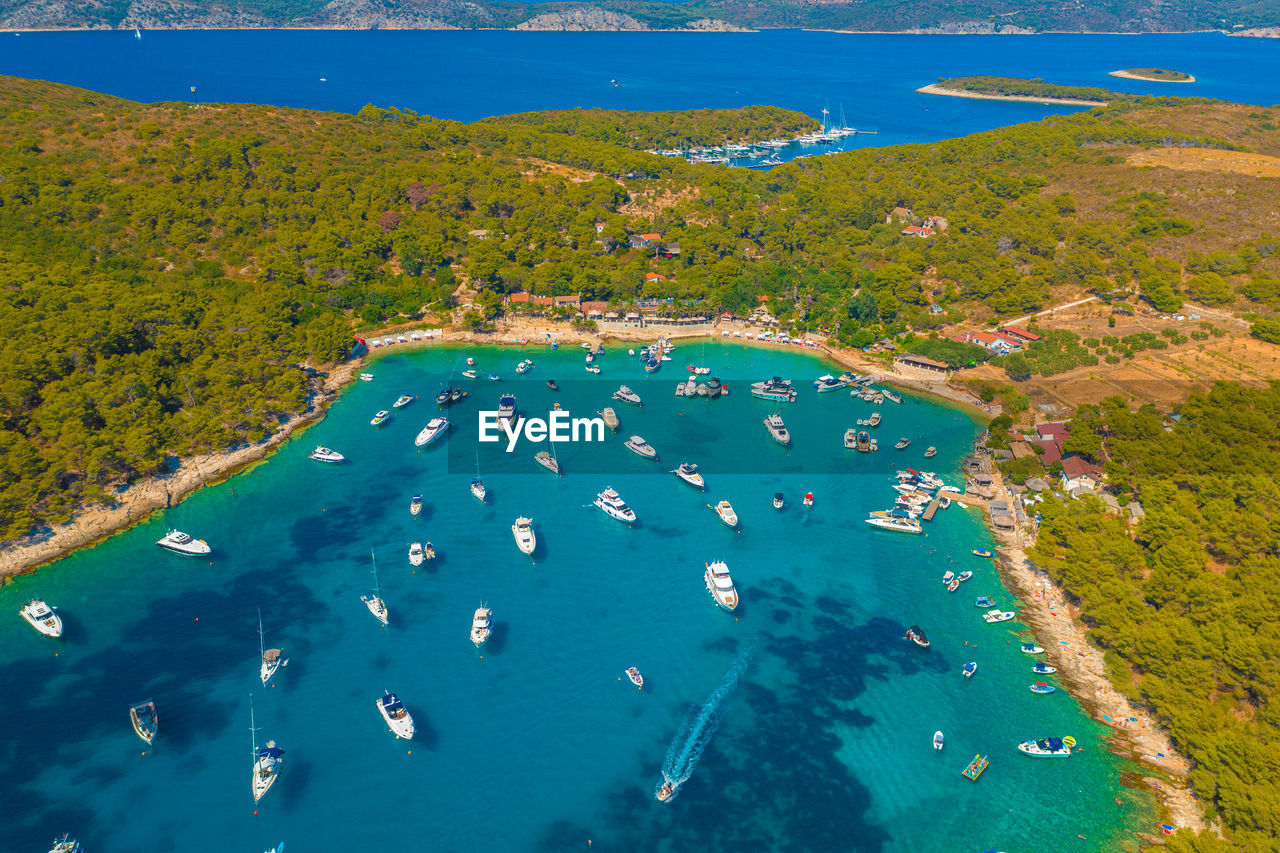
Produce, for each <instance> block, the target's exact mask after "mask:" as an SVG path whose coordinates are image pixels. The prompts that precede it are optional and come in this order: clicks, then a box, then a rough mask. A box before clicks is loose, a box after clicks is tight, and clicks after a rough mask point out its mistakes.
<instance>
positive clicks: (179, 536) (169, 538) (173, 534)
mask: <svg viewBox="0 0 1280 853" xmlns="http://www.w3.org/2000/svg"><path fill="white" fill-rule="evenodd" d="M156 544H157V545H159V546H160V547H161V548H165V549H167V550H169V551H173V552H174V553H175V554H185V555H187V556H188V557H202V556H204V555H205V554H208V553H210V552H211V551H212V550H213V549H212V548H210V547H209V543H208V542H205V541H204V540H203V539H196V538H194V537H192V536H190V535H188V534H186V533H183V532H182V531H181V530H170V531H169V532H168V533H166V534H165V535H164V536H163V538H161V539H158V540H156Z"/></svg>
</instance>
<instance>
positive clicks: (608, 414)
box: [600, 406, 622, 432]
mask: <svg viewBox="0 0 1280 853" xmlns="http://www.w3.org/2000/svg"><path fill="white" fill-rule="evenodd" d="M600 417H602V418H604V425H605V426H607V427H608V428H609V429H611V430H613V431H614V432H617V431H618V427H620V426H622V422H621V421H619V420H618V413H617V412H615V411H614V410H613V409H611V408H609V407H608V406H605V408H604V411H602V412H600Z"/></svg>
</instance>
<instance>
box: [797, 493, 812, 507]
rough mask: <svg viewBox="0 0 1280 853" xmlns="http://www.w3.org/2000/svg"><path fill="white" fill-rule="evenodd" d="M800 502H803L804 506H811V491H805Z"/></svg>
mask: <svg viewBox="0 0 1280 853" xmlns="http://www.w3.org/2000/svg"><path fill="white" fill-rule="evenodd" d="M800 503H802V504H804V505H805V506H813V492H805V493H804V500H802V501H801V502H800Z"/></svg>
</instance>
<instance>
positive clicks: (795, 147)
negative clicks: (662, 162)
mask: <svg viewBox="0 0 1280 853" xmlns="http://www.w3.org/2000/svg"><path fill="white" fill-rule="evenodd" d="M840 115H841V118H840V121H839V123H838V124H836V123H832V122H831V121H830V118H831V113H830V111H829V110H828V109H827V108H826V107H824V108H823V109H822V123H821V126H820V127H819V129H818V130H816V131H812V132H809V133H801V134H797V135H796V136H792V137H787V138H775V139H762V140H759V141H753V142H726V143H724V144H723V145H707V146H702V147H693V148H663V149H650V150H649V152H648V153H650V154H657V155H660V156H662V157H678V158H681V159H683V160H686V161H688V162H689V163H706V164H710V165H721V166H736V167H742V168H747V169H768V168H772V167H773V166H779V165H781V164H783V163H785V162H788V161H790V160H800V159H803V158H805V157H817V156H821V155H823V154H835V153H839V152H841V151H845V150H847V148H846V146H845V145H844V144H843V143H844V142H846V141H847V140H852V139H853V138H854V137H856V136H858V135H859V134H862V135H873V136H874V135H875V134H876V133H877V132H878V131H876V130H875V129H872V128H856V127H849V126H848V125H847V124H846V120H845V119H844V108H843V107H841V108H840Z"/></svg>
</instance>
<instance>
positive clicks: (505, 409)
mask: <svg viewBox="0 0 1280 853" xmlns="http://www.w3.org/2000/svg"><path fill="white" fill-rule="evenodd" d="M498 419H499V420H504V421H507V422H508V423H511V422H514V421H515V419H516V395H515V394H503V395H502V396H501V397H499V398H498Z"/></svg>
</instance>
